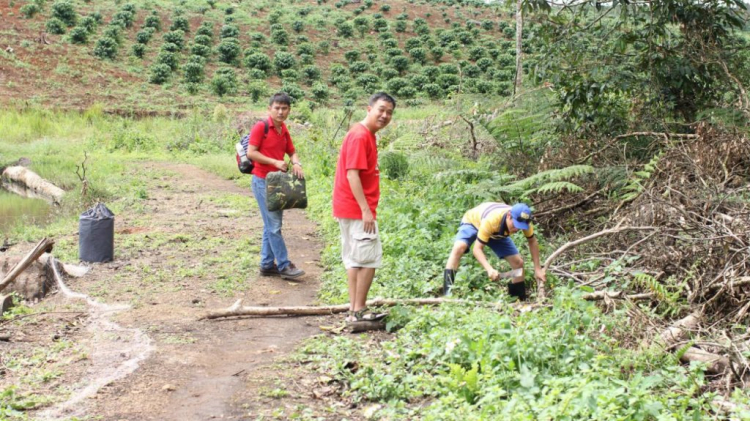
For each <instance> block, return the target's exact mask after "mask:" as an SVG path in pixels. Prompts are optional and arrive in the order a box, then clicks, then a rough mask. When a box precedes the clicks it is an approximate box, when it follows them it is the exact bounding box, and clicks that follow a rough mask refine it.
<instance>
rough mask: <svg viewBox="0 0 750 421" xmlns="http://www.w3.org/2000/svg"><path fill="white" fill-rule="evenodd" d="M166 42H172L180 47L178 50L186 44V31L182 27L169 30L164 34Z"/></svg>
mask: <svg viewBox="0 0 750 421" xmlns="http://www.w3.org/2000/svg"><path fill="white" fill-rule="evenodd" d="M164 42H165V43H172V44H174V45H176V46H177V47H178V51H179V50H182V48H183V47H184V46H185V32H183V31H182V30H181V29H177V30H173V31H169V32H167V33H166V34H164Z"/></svg>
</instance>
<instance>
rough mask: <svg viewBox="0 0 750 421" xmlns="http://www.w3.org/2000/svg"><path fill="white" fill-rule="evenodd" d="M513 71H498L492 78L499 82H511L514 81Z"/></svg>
mask: <svg viewBox="0 0 750 421" xmlns="http://www.w3.org/2000/svg"><path fill="white" fill-rule="evenodd" d="M513 73H514V72H513V71H512V70H508V69H497V70H495V71H494V72H493V73H492V78H493V79H494V80H496V81H499V82H509V81H511V80H513Z"/></svg>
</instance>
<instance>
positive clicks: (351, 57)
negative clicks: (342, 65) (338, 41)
mask: <svg viewBox="0 0 750 421" xmlns="http://www.w3.org/2000/svg"><path fill="white" fill-rule="evenodd" d="M361 56H362V53H361V52H360V51H359V50H349V51H346V52H345V53H344V58H345V59H346V61H347V62H348V63H349V64H351V63H354V62H355V61H357V60H359V58H360V57H361Z"/></svg>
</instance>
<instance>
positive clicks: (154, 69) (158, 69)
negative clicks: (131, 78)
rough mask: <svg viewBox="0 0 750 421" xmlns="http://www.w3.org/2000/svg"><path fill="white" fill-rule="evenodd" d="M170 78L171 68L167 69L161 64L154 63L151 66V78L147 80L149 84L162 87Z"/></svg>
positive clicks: (166, 66)
mask: <svg viewBox="0 0 750 421" xmlns="http://www.w3.org/2000/svg"><path fill="white" fill-rule="evenodd" d="M171 77H172V68H171V67H169V65H166V64H163V63H155V64H154V65H153V66H151V77H150V78H149V82H151V83H153V84H156V85H162V84H164V83H166V82H167V81H168V80H169V78H171Z"/></svg>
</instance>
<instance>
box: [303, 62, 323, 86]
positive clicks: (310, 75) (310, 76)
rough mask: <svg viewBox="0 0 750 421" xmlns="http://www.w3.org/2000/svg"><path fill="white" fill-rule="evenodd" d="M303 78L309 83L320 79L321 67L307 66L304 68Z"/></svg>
mask: <svg viewBox="0 0 750 421" xmlns="http://www.w3.org/2000/svg"><path fill="white" fill-rule="evenodd" d="M302 78H303V81H304V82H305V83H306V84H307V85H310V84H312V83H313V82H315V81H317V80H319V79H320V69H318V68H317V67H316V66H305V67H304V68H303V69H302Z"/></svg>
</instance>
